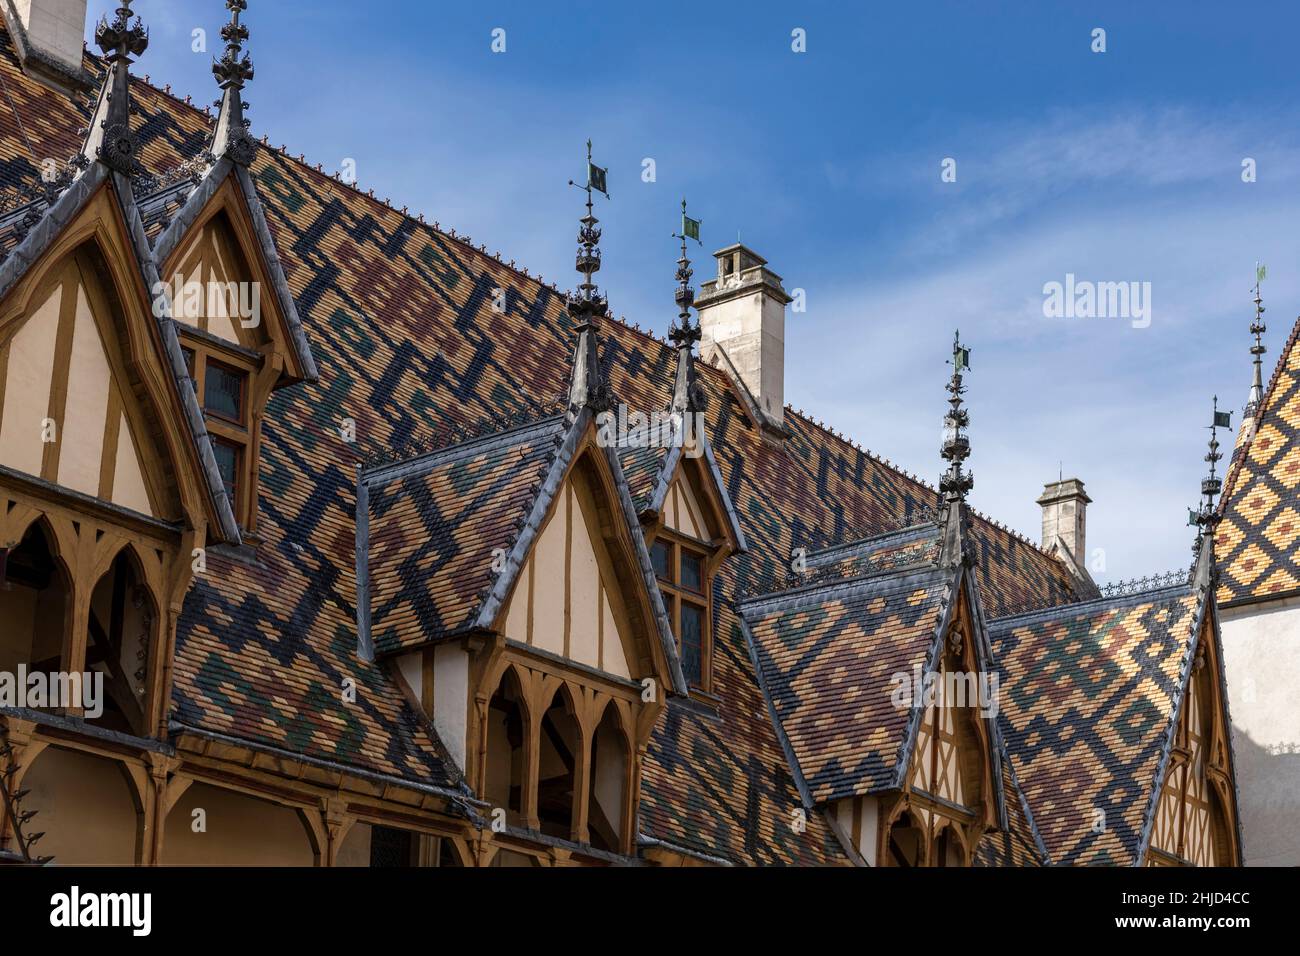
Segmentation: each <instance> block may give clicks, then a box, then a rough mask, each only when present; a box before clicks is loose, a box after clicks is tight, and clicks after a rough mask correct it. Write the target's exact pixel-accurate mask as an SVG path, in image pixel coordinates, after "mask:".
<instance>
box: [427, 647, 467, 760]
mask: <svg viewBox="0 0 1300 956" xmlns="http://www.w3.org/2000/svg"><path fill="white" fill-rule="evenodd" d="M433 674H434V694H433V725H434V727H435V728H436V729H437V731H438V736H439V737H441V738H442V742H443V744H445V745H446V747H447V751H448V752H449V753H450V754H451V759H452V760H454V761H456V766H457V767H460V768H461V769H462V770H463V769H464V767H465V748H466V741H465V737H466V734H467V733H468V732H469V728H468V724H469V652H468V651H466V650H465V649H464V648H462V647H460V646H458V645H454V644H446V645H442V646H441V647H437V648H435V649H434V652H433Z"/></svg>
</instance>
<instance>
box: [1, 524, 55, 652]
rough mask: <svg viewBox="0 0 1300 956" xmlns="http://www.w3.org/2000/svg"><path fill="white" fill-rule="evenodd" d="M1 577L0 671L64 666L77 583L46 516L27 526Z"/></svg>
mask: <svg viewBox="0 0 1300 956" xmlns="http://www.w3.org/2000/svg"><path fill="white" fill-rule="evenodd" d="M3 571H4V573H3V579H2V581H0V622H3V625H4V626H2V627H0V671H7V672H9V673H15V672H16V671H17V668H18V665H19V664H24V665H26V667H27V670H28V671H29V672H35V671H40V672H45V673H53V672H55V671H60V670H62V669H63V663H62V655H63V647H64V643H65V637H66V636H67V634H68V631H69V629H70V627H71V612H72V600H71V586H70V583H69V579H68V574H67V572H66V570H65V569H64V567H63V563H62V562H61V561H60V560H59V559H58V557H57V545H56V543H55V537H54V534H53V532H51V531H50V529H49V528H48V527H47V526H46V525H45V523H44V522H43V521H37V522H36V523H34V524H33V525H32V526H31V527H29V528H28V529H27V533H26V534H24V535H23V539H22V542H21V543H20V544H19V545H18V547H16V548H14V549H12V550H11V551H9V552H8V553H7V554H6V555H5V562H4V569H3Z"/></svg>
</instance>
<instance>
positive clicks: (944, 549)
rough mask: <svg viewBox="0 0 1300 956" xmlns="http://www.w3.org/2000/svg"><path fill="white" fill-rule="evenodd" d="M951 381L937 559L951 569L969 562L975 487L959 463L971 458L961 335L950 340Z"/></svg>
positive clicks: (966, 352) (965, 361) (965, 354)
mask: <svg viewBox="0 0 1300 956" xmlns="http://www.w3.org/2000/svg"><path fill="white" fill-rule="evenodd" d="M951 364H952V378H951V379H950V380H949V381H948V396H949V397H948V405H949V409H948V414H947V415H945V416H944V419H943V446H942V448H941V450H940V454H941V455H942V456H943V458H944V460H945V461H947V462H948V470H947V471H945V472H944V473H943V477H942V478H941V479H940V480H939V493H940V494H941V495H942V496H943V505H942V514H941V516H940V519H939V523H940V524H941V525H942V526H943V530H942V534H943V542H942V546H941V551H940V556H939V560H940V563H941V564H943V565H945V566H953V565H957V564H960V563H963V562H966V561H968V560H969V557H970V556H969V554H968V553H967V550H966V543H965V538H966V536H965V533H964V528H965V523H966V507H965V506H966V494H967V492H969V491H970V490H971V488H972V487H974V485H975V476H974V475H973V474H971V473H970V472H967V471H963V470H962V463H963V462H965V461H966V459H967V458H968V457H969V456H970V439H969V438H967V437H966V436H965V435H964V434H963V433H962V429H964V428H966V427H967V426H968V425H969V424H970V416H969V415H968V414H967V412H966V409H964V408H962V404H961V397H962V395H963V394H965V392H966V388H965V386H964V385H962V372H963V371H966V370H969V369H970V349H968V348H966V347H965V346H964V345H962V344H961V333H960V332H957V333H956V334H954V335H953V339H952V362H951Z"/></svg>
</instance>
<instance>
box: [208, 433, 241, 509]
mask: <svg viewBox="0 0 1300 956" xmlns="http://www.w3.org/2000/svg"><path fill="white" fill-rule="evenodd" d="M212 453H213V455H214V456H215V457H216V459H217V471H219V472H220V473H221V483H222V484H223V485H225V486H226V494H227V495H229V496H230V507H232V508H238V499H236V498H235V491H236V488H237V485H238V478H239V446H238V445H232V444H230V443H229V442H224V441H213V443H212Z"/></svg>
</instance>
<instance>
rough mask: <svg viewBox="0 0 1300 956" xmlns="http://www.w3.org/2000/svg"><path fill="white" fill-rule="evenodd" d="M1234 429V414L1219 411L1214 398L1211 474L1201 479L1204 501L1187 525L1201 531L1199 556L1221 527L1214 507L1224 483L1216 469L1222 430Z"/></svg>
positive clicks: (1196, 547)
mask: <svg viewBox="0 0 1300 956" xmlns="http://www.w3.org/2000/svg"><path fill="white" fill-rule="evenodd" d="M1231 427H1232V413H1231V412H1221V411H1219V396H1217V395H1216V396H1214V417H1213V418H1212V419H1211V420H1210V425H1209V429H1210V446H1209V451H1207V452H1206V453H1205V461H1207V462H1209V465H1210V473H1209V474H1208V475H1207V476H1206V477H1205V478H1203V479H1201V496H1202V499H1203V500H1202V501H1201V504H1200V507H1199V508H1194V509H1190V510H1189V512H1188V515H1187V523H1188V524H1189V525H1194V526H1196V527H1197V528H1198V529H1199V530H1198V531H1197V535H1196V544H1195V545H1193V547H1192V551H1193V552H1194V553H1197V554H1199V553H1200V550H1201V546H1202V544H1203V543H1204V541H1205V539H1206V537H1207V536H1208V537H1209V539H1210V540H1211V541H1213V539H1214V530H1215V528H1217V527H1218V526H1219V522H1220V520H1222V516H1221V515H1220V514H1219V511H1218V509H1217V508H1216V507H1215V506H1214V499H1215V497H1216V496H1217V495H1218V494H1219V492H1221V491H1222V490H1223V481H1222V480H1221V479H1220V478H1219V476H1218V474H1217V473H1216V468H1217V466H1218V464H1219V462H1220V461H1222V460H1223V455H1222V454H1221V453H1220V452H1219V436H1218V430H1219V429H1220V428H1231Z"/></svg>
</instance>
